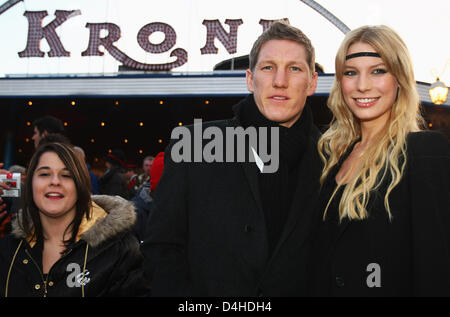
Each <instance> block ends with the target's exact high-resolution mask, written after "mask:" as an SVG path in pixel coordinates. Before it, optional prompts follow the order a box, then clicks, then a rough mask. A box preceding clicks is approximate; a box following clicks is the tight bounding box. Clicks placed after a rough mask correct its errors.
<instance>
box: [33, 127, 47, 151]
mask: <svg viewBox="0 0 450 317" xmlns="http://www.w3.org/2000/svg"><path fill="white" fill-rule="evenodd" d="M46 133H47V131H45V130H44V132H42V134H41V133H40V132H39V130H38V128H37V127H34V133H33V136H32V137H31V139H32V140H33V141H34V148H37V147H38V145H39V141H41V139H42V138H43V137H45V134H46Z"/></svg>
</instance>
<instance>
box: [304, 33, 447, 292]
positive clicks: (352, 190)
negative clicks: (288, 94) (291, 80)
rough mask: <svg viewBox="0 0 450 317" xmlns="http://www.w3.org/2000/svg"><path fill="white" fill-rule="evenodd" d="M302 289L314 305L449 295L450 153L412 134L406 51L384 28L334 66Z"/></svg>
mask: <svg viewBox="0 0 450 317" xmlns="http://www.w3.org/2000/svg"><path fill="white" fill-rule="evenodd" d="M335 66H336V79H335V82H334V85H333V88H332V91H331V94H330V98H329V100H328V106H329V108H330V109H331V111H332V113H333V115H334V117H333V120H332V122H331V124H330V127H329V129H328V130H327V131H326V132H325V133H324V134H323V136H322V137H321V139H320V140H319V144H318V148H319V152H320V155H321V158H322V160H323V162H324V168H323V171H322V175H321V184H322V187H321V194H320V198H319V203H318V206H317V209H316V210H317V221H318V223H317V231H316V232H315V235H314V236H313V240H312V241H313V247H312V250H313V251H312V254H311V264H312V265H311V274H310V287H311V293H312V294H313V295H319V296H428V295H447V296H448V295H450V199H449V197H450V187H449V182H450V169H449V168H450V147H449V142H448V140H447V138H446V137H445V136H443V135H442V134H440V133H437V132H430V131H421V128H420V127H421V123H422V118H421V116H420V108H419V97H418V94H417V92H416V88H415V80H414V73H413V66H412V62H411V58H410V55H409V52H408V49H407V47H406V45H405V43H404V42H403V40H402V39H401V38H400V37H399V36H398V34H397V33H396V32H395V31H393V30H392V29H391V28H389V27H387V26H364V27H360V28H358V29H355V30H353V31H351V32H349V33H348V34H347V35H346V37H345V39H344V41H343V43H342V44H341V46H340V48H339V51H338V53H337V55H336V60H335Z"/></svg>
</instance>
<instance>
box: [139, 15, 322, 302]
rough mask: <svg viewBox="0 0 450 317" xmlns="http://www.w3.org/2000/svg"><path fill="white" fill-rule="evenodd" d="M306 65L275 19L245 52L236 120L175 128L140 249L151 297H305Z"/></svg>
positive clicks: (306, 52) (311, 184)
mask: <svg viewBox="0 0 450 317" xmlns="http://www.w3.org/2000/svg"><path fill="white" fill-rule="evenodd" d="M314 59H315V58H314V48H313V47H312V45H311V42H310V40H309V39H308V38H307V37H306V36H305V35H304V34H303V33H302V32H301V31H300V30H298V29H296V28H294V27H292V26H289V25H287V24H285V23H282V22H274V23H273V24H272V25H271V27H269V28H268V29H267V30H266V31H265V32H264V33H263V34H262V35H261V36H260V37H259V38H258V39H257V41H256V42H255V44H254V46H253V48H252V51H251V53H250V68H249V69H248V70H247V74H246V80H247V86H248V89H249V91H250V92H251V94H250V95H249V96H248V97H247V98H245V99H244V100H242V101H241V102H240V103H238V104H237V105H235V107H234V111H235V114H236V116H235V117H234V118H233V119H231V120H223V121H215V122H208V123H203V124H201V123H196V124H194V125H193V126H189V127H179V128H176V129H174V131H173V132H172V142H171V144H170V145H169V146H168V148H167V149H166V153H165V163H164V164H165V169H164V173H163V176H162V178H161V181H160V183H159V185H158V189H157V190H156V192H155V200H154V205H153V206H154V210H153V213H152V216H151V217H150V218H149V222H148V231H147V237H146V239H145V241H144V243H143V244H142V250H143V253H144V254H145V256H146V270H147V274H149V277H151V279H152V294H153V295H154V296H304V295H306V294H305V289H306V285H305V284H306V282H305V281H306V276H305V275H306V273H305V270H306V260H307V256H306V254H307V245H308V244H307V243H306V240H307V236H308V233H309V231H310V220H311V217H312V215H311V212H312V208H311V207H312V205H313V203H314V200H315V198H316V197H317V193H318V187H319V185H318V184H319V182H318V180H319V175H320V169H321V164H320V159H319V157H318V154H317V150H316V147H317V146H316V144H317V141H318V138H319V136H320V133H319V130H318V129H317V128H316V127H315V126H314V124H313V122H312V114H311V110H310V109H309V107H308V106H305V102H306V98H307V96H311V95H312V94H313V93H314V92H315V89H316V86H317V73H316V72H315V71H314ZM236 138H237V139H238V140H237V142H234V141H235V139H236ZM252 140H253V142H252ZM255 140H258V142H255ZM247 141H248V142H247ZM269 153H270V154H271V155H269Z"/></svg>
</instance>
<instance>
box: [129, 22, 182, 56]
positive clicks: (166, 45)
mask: <svg viewBox="0 0 450 317" xmlns="http://www.w3.org/2000/svg"><path fill="white" fill-rule="evenodd" d="M154 32H162V33H164V41H162V42H161V43H159V44H153V43H150V35H152V34H153V33H154ZM176 40H177V34H176V33H175V30H174V29H173V28H172V27H171V26H170V25H168V24H165V23H160V22H154V23H149V24H147V25H144V26H143V27H142V28H141V29H140V30H139V33H138V35H137V41H138V43H139V45H140V46H141V47H142V49H144V50H145V51H146V52H149V53H153V54H159V53H164V52H167V51H168V50H170V49H171V48H172V47H173V46H174V45H175V42H176Z"/></svg>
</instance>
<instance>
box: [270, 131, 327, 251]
mask: <svg viewBox="0 0 450 317" xmlns="http://www.w3.org/2000/svg"><path fill="white" fill-rule="evenodd" d="M318 162H320V157H319V156H318V154H317V150H316V144H314V142H313V141H312V140H310V142H309V144H308V148H307V151H306V153H305V155H304V158H303V160H302V162H301V165H300V168H299V175H298V176H297V177H298V184H297V188H296V190H295V194H294V197H293V198H292V204H291V208H290V210H289V215H288V218H287V219H286V224H285V226H284V230H283V233H282V234H281V237H280V240H279V241H278V244H277V247H276V248H275V251H274V252H273V256H272V259H273V258H274V257H275V256H276V254H277V252H278V251H279V249H280V248H281V246H282V244H283V243H284V242H285V241H286V239H287V237H288V236H289V235H290V233H291V232H292V230H293V229H294V228H295V227H296V226H297V223H299V224H298V226H299V235H298V236H296V239H297V242H298V245H301V244H303V242H304V241H305V240H306V238H307V236H308V234H309V232H310V227H311V223H312V213H313V206H314V204H315V202H316V199H317V194H318V190H319V187H318V186H319V182H318V180H319V174H318V172H319V163H318ZM316 170H317V171H316ZM316 172H317V173H316ZM316 174H317V175H316Z"/></svg>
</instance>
